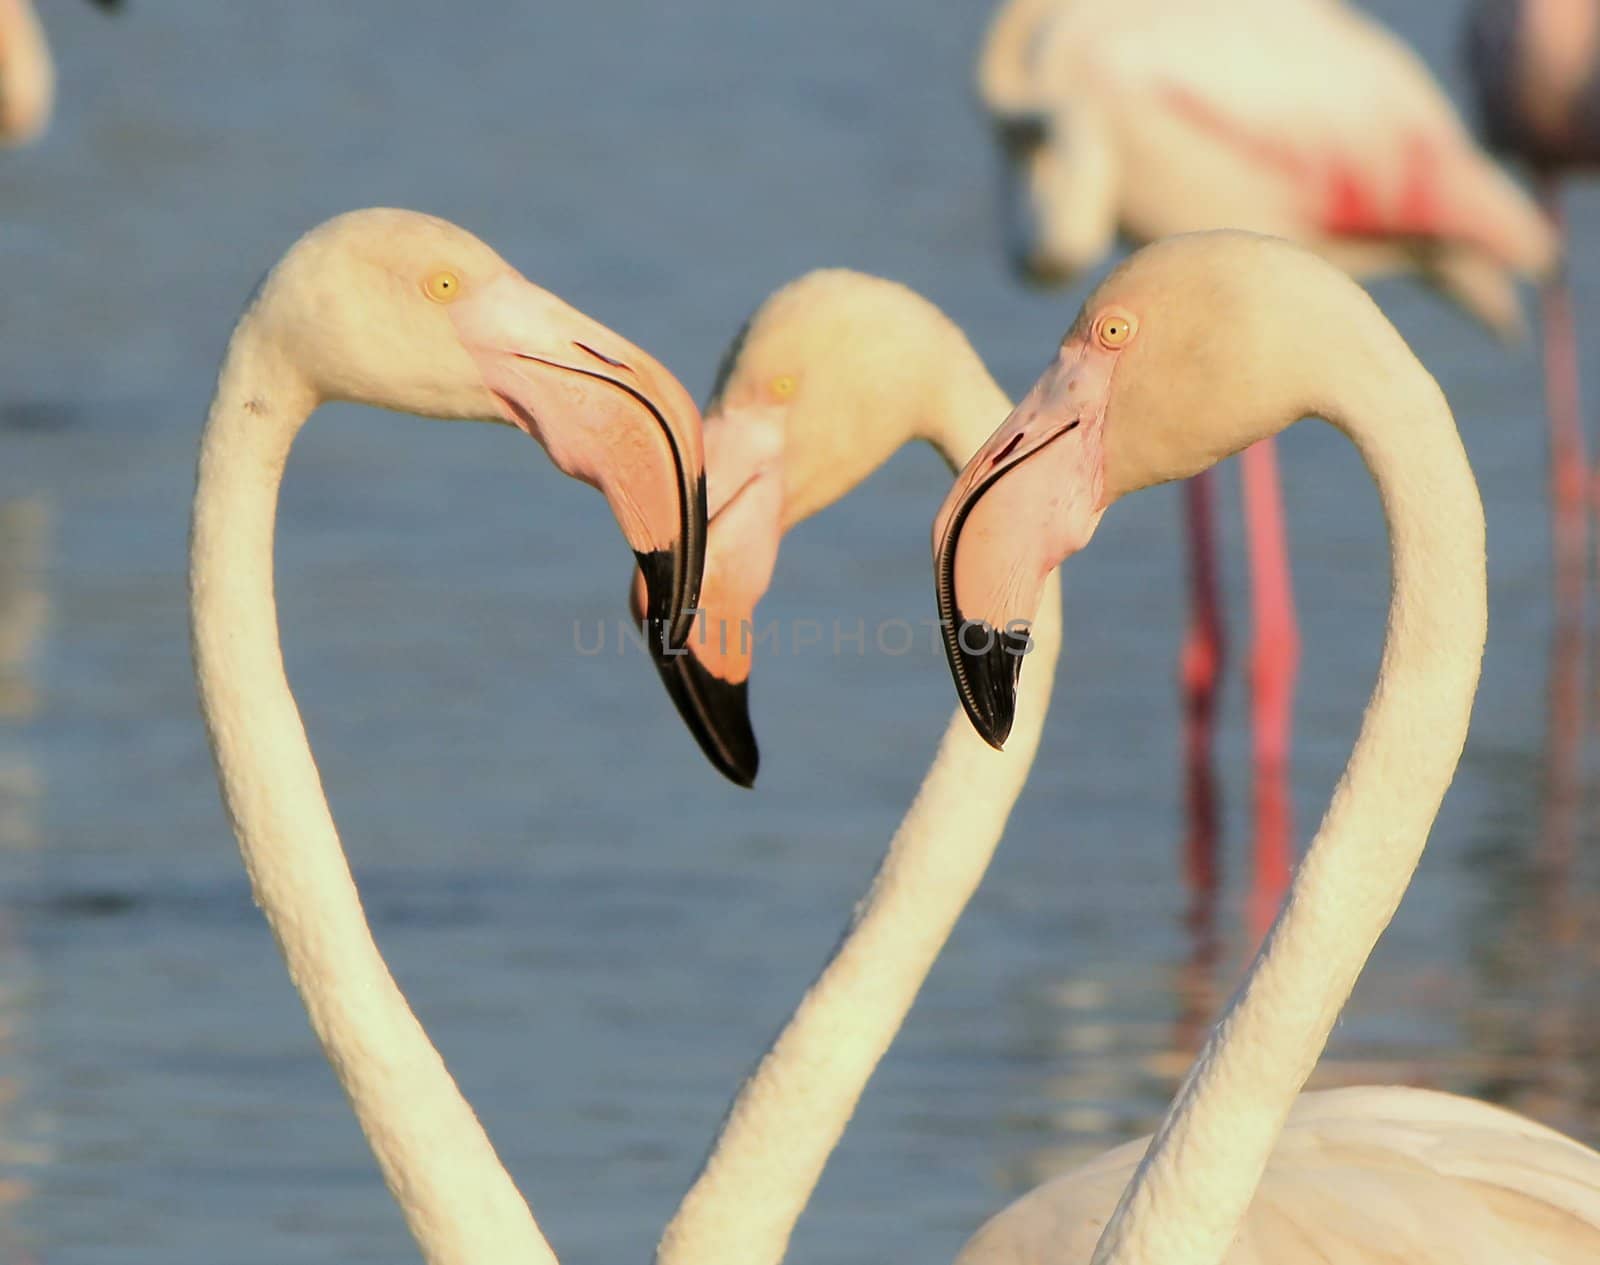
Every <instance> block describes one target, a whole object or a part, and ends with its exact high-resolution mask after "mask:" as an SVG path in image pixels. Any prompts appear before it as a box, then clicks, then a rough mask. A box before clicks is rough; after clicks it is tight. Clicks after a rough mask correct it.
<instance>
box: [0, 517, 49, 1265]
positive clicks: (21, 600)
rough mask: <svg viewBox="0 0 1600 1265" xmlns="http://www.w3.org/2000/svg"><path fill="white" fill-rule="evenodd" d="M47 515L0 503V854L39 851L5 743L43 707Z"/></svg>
mask: <svg viewBox="0 0 1600 1265" xmlns="http://www.w3.org/2000/svg"><path fill="white" fill-rule="evenodd" d="M49 526H50V518H49V512H48V509H47V507H46V505H45V503H44V502H43V501H42V500H40V499H38V498H26V499H21V500H15V501H8V502H4V503H0V857H4V856H5V855H6V854H11V855H14V854H15V853H17V852H18V851H21V850H29V849H32V848H33V847H34V846H35V843H36V840H37V832H36V827H35V820H36V817H37V809H38V798H39V778H38V775H37V772H36V770H35V768H34V765H33V762H32V761H31V760H30V759H29V757H28V756H27V754H26V753H25V752H22V753H19V752H13V751H11V750H10V749H9V746H10V744H9V742H8V741H7V739H8V738H9V736H10V731H14V730H15V728H16V726H17V723H18V722H19V721H22V720H25V719H27V718H28V717H30V716H32V715H33V714H34V712H35V710H36V709H37V707H38V705H39V693H38V690H37V689H36V688H35V686H34V684H33V679H32V674H31V668H32V662H33V654H34V650H35V647H36V646H37V643H38V641H39V638H40V636H41V635H42V633H43V631H44V628H45V623H46V616H47V615H48V612H49V602H48V599H47V598H46V596H45V593H44V589H43V587H42V583H41V575H42V571H43V565H44V553H45V545H46V538H47V535H48V531H49ZM15 929H16V919H15V914H14V909H13V907H12V905H11V901H10V900H9V899H7V898H6V897H5V896H4V895H0V1259H4V1260H6V1261H16V1262H18V1263H19V1265H28V1263H29V1262H31V1261H32V1260H33V1257H32V1256H31V1255H30V1254H29V1253H28V1252H27V1250H26V1249H25V1247H24V1245H23V1236H22V1233H21V1230H20V1228H19V1226H18V1215H17V1212H18V1208H19V1206H20V1205H21V1204H22V1203H23V1202H24V1201H25V1200H26V1199H27V1198H28V1196H29V1195H30V1194H31V1193H32V1189H33V1186H32V1179H31V1177H30V1176H29V1174H30V1172H32V1171H33V1170H35V1169H36V1168H37V1167H38V1166H39V1165H40V1164H41V1163H42V1162H43V1158H44V1157H43V1156H42V1155H41V1154H39V1153H38V1152H37V1149H36V1148H35V1147H33V1146H31V1145H30V1144H29V1143H28V1142H27V1141H25V1140H20V1139H23V1138H24V1137H25V1135H26V1131H27V1126H26V1124H25V1122H23V1121H20V1120H19V1119H18V1114H19V1111H20V1110H21V1105H22V1102H23V1094H22V1085H21V1082H20V1079H19V1077H18V1074H17V1073H18V1066H19V1052H18V1050H17V1048H16V1041H17V1018H18V1014H19V1011H20V1008H21V1001H22V998H23V997H24V996H25V995H26V990H27V988H28V987H29V972H28V970H27V964H26V961H25V959H24V958H23V956H22V953H21V948H20V945H19V943H18V941H17V938H16V930H15Z"/></svg>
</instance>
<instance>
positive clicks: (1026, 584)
mask: <svg viewBox="0 0 1600 1265" xmlns="http://www.w3.org/2000/svg"><path fill="white" fill-rule="evenodd" d="M1113 363H1114V360H1113V357H1112V356H1110V355H1108V354H1106V353H1105V352H1103V351H1102V350H1100V349H1098V348H1095V347H1092V346H1090V345H1088V343H1087V341H1086V340H1085V339H1077V338H1075V339H1072V340H1071V341H1069V342H1068V343H1067V344H1065V345H1064V346H1063V347H1062V349H1061V354H1060V356H1059V357H1058V359H1057V360H1056V362H1055V363H1054V364H1052V365H1051V366H1050V368H1049V369H1047V370H1046V371H1045V373H1044V376H1043V377H1041V378H1040V379H1039V381H1038V382H1037V383H1035V384H1034V387H1033V389H1032V390H1031V391H1029V392H1028V394H1027V395H1026V396H1025V397H1024V398H1023V401H1022V403H1021V404H1019V405H1017V407H1016V408H1015V409H1013V410H1012V413H1011V415H1010V416H1009V417H1008V418H1006V420H1005V421H1004V422H1003V423H1001V425H1000V428H999V429H998V430H997V431H995V433H994V434H993V435H992V436H990V438H989V440H988V442H986V443H985V444H984V445H983V447H982V448H980V449H978V451H977V453H975V454H974V455H973V457H972V460H970V461H969V462H967V464H966V466H965V467H964V468H963V469H962V471H961V473H960V474H959V475H957V476H956V482H955V486H954V487H953V488H951V489H950V494H949V496H947V497H946V498H945V502H944V505H943V506H942V507H941V508H940V510H939V516H938V518H937V519H936V520H935V522H934V527H933V565H934V577H935V585H936V589H937V596H938V602H939V620H940V625H941V629H942V632H943V635H944V645H945V656H946V658H947V659H948V660H949V663H950V672H951V675H952V676H954V678H955V683H956V692H957V693H958V694H959V695H960V697H961V703H962V706H964V707H965V708H966V711H967V716H968V717H969V718H970V719H971V721H972V724H973V727H974V728H976V729H977V731H978V733H979V734H980V735H981V736H982V737H983V739H984V741H985V742H987V743H988V744H989V745H990V746H992V747H995V748H996V749H999V748H1001V747H1003V746H1004V745H1005V741H1006V738H1007V737H1008V736H1009V735H1010V733H1011V722H1012V719H1013V718H1014V716H1015V713H1016V696H1017V681H1018V679H1019V677H1020V676H1021V673H1022V663H1023V659H1024V657H1025V656H1026V655H1027V653H1028V651H1029V650H1031V649H1032V641H1031V639H1030V638H1029V635H1028V630H1029V628H1030V627H1031V625H1032V622H1033V617H1034V615H1035V614H1037V613H1038V609H1039V598H1040V595H1041V593H1042V592H1043V590H1044V582H1045V578H1046V577H1047V576H1048V575H1049V574H1050V572H1051V571H1053V570H1054V569H1055V568H1056V567H1057V566H1058V565H1059V564H1060V563H1061V562H1062V561H1063V560H1064V559H1066V558H1067V557H1068V556H1069V555H1071V554H1073V553H1075V552H1077V551H1078V550H1079V549H1081V548H1082V547H1083V546H1084V545H1085V544H1087V543H1088V541H1089V538H1090V537H1091V536H1092V535H1093V534H1094V530H1095V527H1096V526H1097V525H1098V524H1099V522H1100V516H1101V514H1102V513H1104V509H1105V507H1104V505H1103V504H1102V503H1101V486H1102V469H1101V461H1100V432H1101V425H1102V422H1103V421H1104V417H1105V410H1106V404H1107V396H1108V394H1109V391H1110V382H1111V367H1112V364H1113Z"/></svg>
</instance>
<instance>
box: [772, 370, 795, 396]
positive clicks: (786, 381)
mask: <svg viewBox="0 0 1600 1265" xmlns="http://www.w3.org/2000/svg"><path fill="white" fill-rule="evenodd" d="M799 385H800V384H799V383H798V382H796V381H795V380H794V378H793V377H791V376H790V375H789V374H787V373H786V374H783V375H782V376H780V377H776V378H774V379H773V380H772V394H773V395H775V396H777V397H778V398H779V399H780V400H786V399H788V398H789V397H790V396H791V395H793V394H794V389H795V387H797V386H799Z"/></svg>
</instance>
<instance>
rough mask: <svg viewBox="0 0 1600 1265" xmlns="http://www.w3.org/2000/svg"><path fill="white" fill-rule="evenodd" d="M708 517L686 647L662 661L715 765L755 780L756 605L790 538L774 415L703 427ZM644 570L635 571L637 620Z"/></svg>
mask: <svg viewBox="0 0 1600 1265" xmlns="http://www.w3.org/2000/svg"><path fill="white" fill-rule="evenodd" d="M705 444H706V471H707V476H708V490H709V495H710V499H711V520H710V526H709V529H708V537H707V543H706V571H705V584H704V586H703V588H702V590H701V601H700V610H699V611H698V612H697V615H698V619H697V621H696V627H695V629H694V630H693V632H692V634H691V636H690V638H689V641H688V644H687V645H686V646H684V647H683V649H681V650H674V651H672V652H671V653H670V654H666V655H660V656H657V658H656V668H657V670H658V671H659V672H660V674H661V682H662V684H663V685H665V686H666V689H667V694H668V695H669V696H670V697H671V699H672V701H673V704H674V705H675V706H676V707H677V709H678V714H679V715H680V716H682V717H683V722H684V724H685V725H687V726H688V727H689V732H690V733H692V734H693V735H694V738H695V741H696V742H698V743H699V744H700V749H701V750H702V751H703V752H705V755H706V758H707V759H708V760H710V761H711V763H712V765H713V766H715V768H716V769H717V771H718V772H719V773H721V774H722V775H723V776H724V777H726V778H727V779H728V780H729V781H731V782H734V783H736V784H737V785H739V786H745V787H748V786H753V785H754V784H755V780H756V773H757V772H758V771H759V769H760V765H761V751H760V748H759V746H758V745H757V743H756V736H755V731H754V729H753V728H752V726H751V724H750V697H749V684H750V667H751V658H752V655H753V653H754V649H755V646H754V621H755V609H756V604H757V603H758V602H759V601H760V600H761V597H762V595H763V594H765V593H766V591H767V587H768V585H769V584H770V583H771V582H772V572H773V568H774V567H775V566H776V565H777V561H778V545H779V542H780V540H781V539H782V534H783V524H782V515H783V467H782V461H783V431H782V427H781V425H780V424H779V423H777V422H776V421H775V420H774V419H771V418H767V417H761V416H756V415H750V416H741V415H739V414H737V413H733V414H726V415H719V416H716V417H713V418H711V419H710V420H709V421H708V422H707V423H706V427H705ZM644 599H645V584H644V577H643V573H642V571H641V572H636V573H635V575H634V582H633V590H632V594H631V604H632V608H633V613H634V617H635V618H638V617H639V615H640V613H641V607H642V604H643V601H644Z"/></svg>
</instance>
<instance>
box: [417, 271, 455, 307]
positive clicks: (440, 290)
mask: <svg viewBox="0 0 1600 1265" xmlns="http://www.w3.org/2000/svg"><path fill="white" fill-rule="evenodd" d="M422 290H423V293H424V294H426V295H427V296H428V297H429V298H430V299H432V300H433V301H434V302H435V303H454V302H455V301H456V297H457V296H458V295H459V294H460V293H461V279H460V278H459V277H457V276H456V274H455V273H453V272H436V273H434V274H433V276H431V277H429V278H428V279H427V281H425V282H423V285H422Z"/></svg>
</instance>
